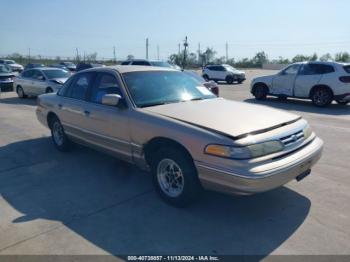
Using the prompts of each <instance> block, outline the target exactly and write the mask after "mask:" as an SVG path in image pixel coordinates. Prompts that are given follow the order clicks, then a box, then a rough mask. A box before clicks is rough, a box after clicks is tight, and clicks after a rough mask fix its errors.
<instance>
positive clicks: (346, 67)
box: [343, 65, 350, 74]
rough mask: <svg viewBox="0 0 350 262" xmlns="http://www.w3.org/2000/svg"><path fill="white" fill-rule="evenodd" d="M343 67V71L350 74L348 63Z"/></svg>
mask: <svg viewBox="0 0 350 262" xmlns="http://www.w3.org/2000/svg"><path fill="white" fill-rule="evenodd" d="M343 68H344V70H345V72H347V73H349V74H350V65H347V66H344V67H343Z"/></svg>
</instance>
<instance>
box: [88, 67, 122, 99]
mask: <svg viewBox="0 0 350 262" xmlns="http://www.w3.org/2000/svg"><path fill="white" fill-rule="evenodd" d="M106 94H118V95H121V92H120V86H119V83H118V80H117V79H116V77H115V76H113V75H112V74H108V73H100V74H98V75H97V78H96V81H95V84H94V86H93V88H92V91H91V97H90V101H91V102H94V103H99V104H101V103H102V97H103V96H104V95H106Z"/></svg>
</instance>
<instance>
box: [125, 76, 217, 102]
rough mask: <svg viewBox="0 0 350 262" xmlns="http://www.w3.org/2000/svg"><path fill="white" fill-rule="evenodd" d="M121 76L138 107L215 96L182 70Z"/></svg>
mask: <svg viewBox="0 0 350 262" xmlns="http://www.w3.org/2000/svg"><path fill="white" fill-rule="evenodd" d="M123 77H124V80H125V83H126V86H127V88H128V90H129V92H130V94H131V97H132V99H133V101H134V103H135V104H136V106H138V107H148V106H156V105H163V104H169V103H178V102H185V101H191V100H203V99H211V98H216V96H215V95H213V94H212V93H211V92H210V91H209V90H208V89H207V88H205V87H204V86H203V85H202V83H201V82H200V81H198V80H196V79H195V78H193V77H190V76H188V75H186V74H184V73H183V72H178V71H146V72H129V73H124V74H123Z"/></svg>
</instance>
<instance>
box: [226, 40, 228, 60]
mask: <svg viewBox="0 0 350 262" xmlns="http://www.w3.org/2000/svg"><path fill="white" fill-rule="evenodd" d="M227 61H228V43H227V42H226V63H227Z"/></svg>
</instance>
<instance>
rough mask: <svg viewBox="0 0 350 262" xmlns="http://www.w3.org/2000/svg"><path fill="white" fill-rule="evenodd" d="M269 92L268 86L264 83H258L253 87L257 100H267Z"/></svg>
mask: <svg viewBox="0 0 350 262" xmlns="http://www.w3.org/2000/svg"><path fill="white" fill-rule="evenodd" d="M267 94H268V88H267V86H265V85H263V84H257V85H255V86H254V88H253V95H254V96H255V99H256V100H265V99H266V97H267Z"/></svg>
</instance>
